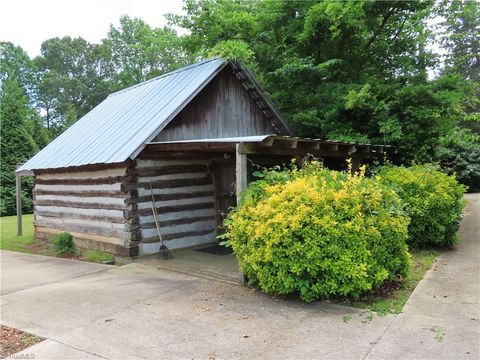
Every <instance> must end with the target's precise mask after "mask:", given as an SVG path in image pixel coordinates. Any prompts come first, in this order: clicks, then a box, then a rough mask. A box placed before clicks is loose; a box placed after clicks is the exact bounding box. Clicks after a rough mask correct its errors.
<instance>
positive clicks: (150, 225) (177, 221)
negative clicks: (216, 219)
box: [140, 216, 213, 229]
mask: <svg viewBox="0 0 480 360" xmlns="http://www.w3.org/2000/svg"><path fill="white" fill-rule="evenodd" d="M212 219H213V216H196V217H184V218H181V219H175V220H164V221H159V223H160V228H162V227H165V226H172V225H185V224H193V223H195V222H199V221H206V220H212ZM140 227H141V228H142V229H154V228H155V222H150V223H145V224H141V225H140Z"/></svg>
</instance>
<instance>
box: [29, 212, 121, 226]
mask: <svg viewBox="0 0 480 360" xmlns="http://www.w3.org/2000/svg"><path fill="white" fill-rule="evenodd" d="M35 212H36V214H37V215H39V216H45V217H52V218H59V217H64V218H70V219H82V220H91V221H103V222H110V223H115V224H123V223H125V219H124V218H123V217H114V216H101V215H85V214H75V213H68V212H53V211H45V210H37V211H35Z"/></svg>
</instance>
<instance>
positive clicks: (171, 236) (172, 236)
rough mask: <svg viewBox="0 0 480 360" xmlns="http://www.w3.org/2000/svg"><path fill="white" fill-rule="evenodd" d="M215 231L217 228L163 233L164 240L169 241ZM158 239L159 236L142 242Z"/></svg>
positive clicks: (156, 240)
mask: <svg viewBox="0 0 480 360" xmlns="http://www.w3.org/2000/svg"><path fill="white" fill-rule="evenodd" d="M214 231H215V229H208V230H198V231H186V232H179V233H176V234H168V235H162V238H163V240H164V241H168V240H175V239H181V238H185V237H192V236H205V235H208V234H211V233H212V232H214ZM158 241H159V240H158V236H153V237H149V238H143V239H142V242H145V243H150V242H158Z"/></svg>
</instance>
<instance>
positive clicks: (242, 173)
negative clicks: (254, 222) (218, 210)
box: [235, 143, 247, 204]
mask: <svg viewBox="0 0 480 360" xmlns="http://www.w3.org/2000/svg"><path fill="white" fill-rule="evenodd" d="M235 150H236V152H235V160H236V169H235V185H236V194H237V204H239V203H240V198H241V196H242V192H243V190H245V188H246V187H247V154H245V153H244V152H243V151H242V144H241V143H240V144H236V147H235Z"/></svg>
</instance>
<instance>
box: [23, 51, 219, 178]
mask: <svg viewBox="0 0 480 360" xmlns="http://www.w3.org/2000/svg"><path fill="white" fill-rule="evenodd" d="M226 64H227V62H226V61H225V60H223V59H218V58H213V59H210V60H206V61H202V62H199V63H197V64H193V65H190V66H187V67H184V68H181V69H179V70H176V71H174V72H171V73H168V74H165V75H162V76H159V77H157V78H154V79H151V80H148V81H145V82H143V83H140V84H138V85H135V86H132V87H129V88H127V89H124V90H121V91H118V92H116V93H113V94H111V95H110V96H108V97H107V98H106V99H105V100H104V101H103V102H101V103H100V104H99V105H98V106H96V107H95V108H94V109H92V110H91V111H90V112H89V113H88V114H86V115H85V116H84V117H82V118H81V119H80V120H78V121H77V122H76V123H75V124H73V125H72V126H71V127H70V128H69V129H67V130H66V131H65V132H63V133H62V134H61V135H60V136H59V137H57V138H56V139H55V140H53V141H52V142H51V143H50V144H48V145H47V146H46V147H45V148H44V149H43V150H41V151H40V152H39V153H38V154H36V155H35V156H34V157H32V158H31V159H30V160H28V161H27V162H26V163H25V164H23V165H22V166H21V167H20V168H19V169H18V170H17V172H18V173H20V174H21V173H26V172H28V171H30V170H36V169H49V168H65V167H71V166H81V165H89V164H107V163H119V162H124V161H126V160H127V159H128V158H129V157H132V158H133V157H135V156H136V155H137V154H138V153H139V152H140V151H141V150H142V149H143V147H144V146H145V145H144V144H145V143H147V142H149V141H151V140H152V139H153V138H154V137H155V136H156V135H157V134H158V133H159V132H160V131H161V130H162V129H163V127H165V126H166V125H167V124H168V122H169V121H170V120H172V119H173V117H175V115H177V114H178V113H179V112H180V111H181V110H182V109H183V108H184V107H185V106H186V105H187V104H188V102H189V101H190V100H191V99H192V98H193V97H194V96H195V95H197V94H198V93H199V92H200V91H201V90H202V89H203V88H204V87H205V85H207V84H208V83H209V81H210V80H211V79H213V78H214V77H215V75H216V74H217V73H218V72H219V71H220V70H221V69H223V67H224V66H225V65H226Z"/></svg>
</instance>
